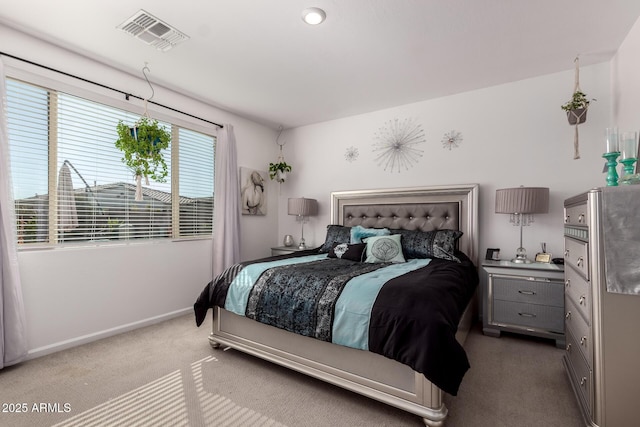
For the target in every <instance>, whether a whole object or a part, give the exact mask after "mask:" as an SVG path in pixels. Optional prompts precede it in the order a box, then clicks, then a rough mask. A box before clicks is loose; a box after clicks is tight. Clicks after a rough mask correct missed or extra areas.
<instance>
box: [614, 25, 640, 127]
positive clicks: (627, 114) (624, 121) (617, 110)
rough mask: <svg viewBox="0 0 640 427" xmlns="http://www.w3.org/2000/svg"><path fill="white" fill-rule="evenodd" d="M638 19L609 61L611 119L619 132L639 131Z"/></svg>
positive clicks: (639, 62)
mask: <svg viewBox="0 0 640 427" xmlns="http://www.w3.org/2000/svg"><path fill="white" fill-rule="evenodd" d="M638 52H640V19H639V20H638V21H636V23H635V25H634V26H633V28H632V29H631V31H630V32H629V34H628V35H627V38H626V39H625V40H624V42H623V43H622V45H620V49H618V52H617V54H616V56H615V57H614V58H613V60H612V61H611V79H612V91H613V99H614V100H615V102H614V103H613V117H614V123H616V124H617V125H618V127H619V130H620V131H621V132H623V131H640V108H638V100H639V99H640V78H638V76H640V57H639V56H638Z"/></svg>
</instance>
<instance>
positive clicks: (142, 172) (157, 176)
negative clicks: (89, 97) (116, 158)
mask: <svg viewBox="0 0 640 427" xmlns="http://www.w3.org/2000/svg"><path fill="white" fill-rule="evenodd" d="M117 131H118V140H117V141H116V142H115V145H116V147H117V148H118V149H119V150H120V151H122V153H123V154H124V157H122V163H124V164H125V165H126V166H127V167H128V168H129V169H131V171H132V172H133V173H134V175H135V177H136V181H137V183H138V190H137V191H136V200H138V201H139V200H142V194H141V191H142V190H141V183H140V181H141V178H142V177H144V178H145V179H146V180H147V181H148V179H149V178H151V179H152V180H154V181H156V182H165V181H166V177H167V175H168V170H167V164H166V163H165V161H164V157H163V155H162V150H165V149H167V148H169V143H170V142H171V133H170V132H168V131H167V130H166V129H165V128H164V127H162V126H160V125H159V124H158V121H157V120H153V119H150V118H148V117H146V116H143V117H141V118H140V119H139V120H138V121H137V122H136V123H135V124H134V125H133V126H129V125H127V124H125V123H124V122H122V121H120V122H118V127H117ZM138 193H140V194H138Z"/></svg>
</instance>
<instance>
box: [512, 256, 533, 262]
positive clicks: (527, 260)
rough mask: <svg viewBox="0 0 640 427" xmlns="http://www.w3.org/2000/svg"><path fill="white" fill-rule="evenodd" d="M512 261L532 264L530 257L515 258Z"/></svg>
mask: <svg viewBox="0 0 640 427" xmlns="http://www.w3.org/2000/svg"><path fill="white" fill-rule="evenodd" d="M511 262H512V263H514V264H531V260H530V259H528V258H517V257H516V258H513V259H512V260H511Z"/></svg>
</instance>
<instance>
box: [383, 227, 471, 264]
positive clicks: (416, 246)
mask: <svg viewBox="0 0 640 427" xmlns="http://www.w3.org/2000/svg"><path fill="white" fill-rule="evenodd" d="M391 232H392V233H393V234H399V235H401V236H402V250H403V251H404V256H405V257H407V258H441V259H446V260H449V261H456V262H460V260H459V259H458V258H457V257H456V256H455V255H454V253H455V250H456V242H457V241H458V239H459V238H460V236H462V231H458V230H433V231H419V230H395V229H394V230H391Z"/></svg>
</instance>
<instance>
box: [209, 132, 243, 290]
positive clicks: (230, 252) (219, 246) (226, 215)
mask: <svg viewBox="0 0 640 427" xmlns="http://www.w3.org/2000/svg"><path fill="white" fill-rule="evenodd" d="M215 162H216V164H215V173H214V207H213V277H214V278H215V277H216V276H217V275H218V274H220V273H222V272H223V271H224V270H225V269H226V268H227V267H230V266H232V265H233V264H236V263H238V262H239V261H240V182H239V178H238V154H237V150H236V137H235V135H234V133H233V126H232V125H229V124H225V125H224V128H222V129H220V130H218V137H217V141H216V156H215Z"/></svg>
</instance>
